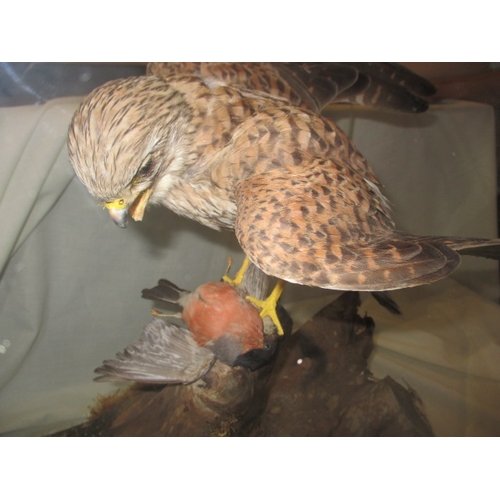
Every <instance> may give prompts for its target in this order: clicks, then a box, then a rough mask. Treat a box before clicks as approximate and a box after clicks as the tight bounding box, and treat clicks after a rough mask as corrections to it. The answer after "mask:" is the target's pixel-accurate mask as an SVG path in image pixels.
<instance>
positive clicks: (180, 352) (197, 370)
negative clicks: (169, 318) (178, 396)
mask: <svg viewBox="0 0 500 500" xmlns="http://www.w3.org/2000/svg"><path fill="white" fill-rule="evenodd" d="M214 362H215V356H214V354H213V352H212V351H210V350H209V349H206V348H204V347H200V346H199V345H198V344H197V343H196V341H195V340H194V338H193V336H192V334H191V332H190V331H189V330H187V329H185V328H180V327H178V326H175V325H171V324H167V323H165V322H164V321H162V320H161V319H158V318H155V319H153V320H152V321H151V322H149V323H148V324H147V325H146V326H145V327H144V330H143V331H142V334H141V337H140V338H139V340H138V341H137V342H134V343H133V344H131V345H129V346H128V347H127V348H125V350H124V351H123V352H121V353H117V355H116V358H115V359H109V360H106V361H104V362H103V365H102V366H101V367H99V368H97V369H96V370H95V373H99V374H100V376H99V377H96V378H95V379H94V380H96V381H98V382H112V381H120V380H133V381H135V382H143V383H150V384H176V383H178V384H190V383H192V382H194V381H195V380H198V379H199V378H200V377H202V376H203V375H205V373H207V371H208V370H209V369H210V368H211V367H212V365H213V363H214Z"/></svg>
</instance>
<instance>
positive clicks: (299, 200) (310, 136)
mask: <svg viewBox="0 0 500 500" xmlns="http://www.w3.org/2000/svg"><path fill="white" fill-rule="evenodd" d="M432 92H433V87H432V85H430V84H429V83H427V82H426V81H425V80H422V79H421V78H419V77H417V76H416V75H413V74H412V73H410V72H409V71H407V70H405V69H404V68H401V67H399V66H397V65H392V64H368V65H364V66H360V65H358V64H309V63H303V64H298V63H297V64H268V63H262V64H218V63H217V64H209V63H202V64H150V65H149V67H148V75H147V76H144V77H135V78H127V79H121V80H116V81H111V82H108V83H106V84H105V85H103V86H102V87H100V88H98V89H96V90H95V91H93V92H92V93H91V94H90V95H89V96H88V97H87V98H86V99H85V100H84V101H83V102H82V104H81V106H80V107H79V109H78V110H77V111H76V113H75V115H74V117H73V121H72V123H71V126H70V129H69V136H68V146H69V153H70V159H71V163H72V164H73V167H74V169H75V172H76V174H77V176H78V177H79V178H80V180H81V181H82V182H83V183H84V184H85V186H86V187H87V188H88V190H89V192H90V193H91V194H92V195H93V196H94V197H96V198H97V199H98V200H99V201H100V202H102V203H103V205H104V206H105V207H106V208H108V210H109V213H110V215H111V217H112V218H113V220H114V221H115V222H116V223H117V224H118V225H119V226H121V227H124V226H125V224H126V216H127V213H129V214H130V215H131V216H132V217H133V218H134V219H136V220H141V219H142V217H143V214H144V210H145V208H146V206H147V205H148V204H160V205H164V206H166V207H168V208H170V209H171V210H173V211H174V212H176V213H178V214H180V215H182V216H185V217H189V218H191V219H194V220H197V221H198V222H200V223H202V224H204V225H206V226H209V227H211V228H214V229H222V228H228V229H234V230H235V232H236V236H237V238H238V241H239V243H240V245H241V247H242V249H243V251H244V252H245V254H246V255H247V256H248V258H249V259H250V260H251V261H252V262H253V263H254V264H255V265H256V266H257V267H259V268H260V269H261V270H262V271H264V272H265V273H267V274H268V275H271V276H275V277H277V278H280V279H282V280H285V281H288V282H293V283H300V284H303V285H310V286H316V287H321V288H327V289H335V290H358V291H383V290H393V289H399V288H406V287H413V286H417V285H422V284H425V283H432V282H434V281H436V280H439V279H441V278H444V277H445V276H447V275H448V274H450V273H451V272H452V271H453V270H454V269H455V268H456V267H457V266H458V264H459V262H460V254H472V255H481V256H487V257H493V258H498V254H499V244H500V240H486V239H470V238H454V237H450V238H446V237H431V236H413V235H410V234H406V233H403V232H400V231H397V230H396V229H395V227H394V223H393V221H392V219H391V211H390V208H389V203H388V201H387V200H386V198H385V197H384V195H383V194H382V186H381V184H380V183H379V181H378V180H377V178H376V176H375V174H374V172H373V171H372V168H371V167H370V165H368V163H367V162H366V160H365V159H364V158H363V156H362V155H361V154H360V152H359V151H358V150H357V149H356V147H355V146H354V145H353V144H352V142H351V141H350V140H349V138H348V137H347V136H346V135H345V134H344V133H343V132H342V131H341V130H340V129H339V128H338V127H337V126H336V125H335V123H333V122H332V121H331V120H329V119H327V118H325V117H322V116H321V115H320V114H319V113H320V111H321V109H322V108H323V107H324V106H325V105H326V104H327V103H329V102H333V101H344V102H345V101H348V102H358V103H362V104H367V105H373V106H377V105H378V106H382V107H386V108H387V107H391V108H393V109H400V110H403V111H410V112H420V111H424V110H425V109H426V108H427V104H426V103H425V96H428V95H430V94H432Z"/></svg>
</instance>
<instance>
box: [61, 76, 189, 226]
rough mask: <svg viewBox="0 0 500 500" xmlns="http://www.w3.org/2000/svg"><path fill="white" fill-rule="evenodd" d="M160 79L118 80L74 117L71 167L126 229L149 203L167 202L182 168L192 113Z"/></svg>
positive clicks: (70, 139)
mask: <svg viewBox="0 0 500 500" xmlns="http://www.w3.org/2000/svg"><path fill="white" fill-rule="evenodd" d="M186 106H187V105H186V103H185V102H184V100H183V98H182V94H181V93H179V92H178V91H176V90H175V88H173V87H172V86H171V85H169V84H168V83H167V82H166V81H165V80H162V79H159V78H157V77H153V76H151V77H135V78H127V79H121V80H114V81H111V82H108V83H107V84H105V85H103V86H101V87H99V88H98V89H96V90H94V91H93V92H92V93H91V94H89V96H87V97H86V98H85V100H84V101H83V102H82V104H81V105H80V107H79V108H78V110H77V111H76V112H75V115H74V116H73V120H72V122H71V125H70V128H69V132H68V149H69V157H70V161H71V163H72V165H73V168H74V170H75V172H76V175H77V176H78V178H79V179H80V180H81V181H82V182H83V184H84V185H85V186H86V187H87V189H88V190H89V192H90V193H91V194H92V195H93V196H94V197H95V198H97V199H98V200H99V201H100V202H102V203H103V204H104V206H105V208H107V209H108V210H109V213H110V215H111V217H112V219H113V220H114V222H115V223H116V224H117V225H118V226H120V227H125V226H126V217H127V213H130V215H131V216H132V217H133V218H134V219H135V220H142V215H143V213H144V209H145V207H146V204H147V203H148V200H150V201H151V202H153V203H154V202H155V201H156V200H159V199H160V198H161V197H162V196H164V194H165V192H166V191H168V188H169V184H171V183H172V182H173V181H172V175H175V172H177V171H179V170H181V169H182V167H183V163H184V155H183V151H184V150H185V147H184V146H185V143H186V141H187V140H188V139H187V138H186V132H187V129H188V126H189V109H187V110H186Z"/></svg>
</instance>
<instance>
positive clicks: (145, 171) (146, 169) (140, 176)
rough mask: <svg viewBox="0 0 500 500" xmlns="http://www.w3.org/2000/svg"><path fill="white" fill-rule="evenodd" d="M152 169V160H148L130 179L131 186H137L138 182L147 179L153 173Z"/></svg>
mask: <svg viewBox="0 0 500 500" xmlns="http://www.w3.org/2000/svg"><path fill="white" fill-rule="evenodd" d="M153 167H154V163H153V160H152V159H151V158H149V160H148V161H147V162H146V163H145V165H144V166H143V167H141V168H140V169H139V170H138V171H137V173H136V174H135V176H134V178H133V179H132V184H138V183H139V182H142V181H143V180H144V179H146V178H148V177H149V176H150V175H151V173H152V171H153Z"/></svg>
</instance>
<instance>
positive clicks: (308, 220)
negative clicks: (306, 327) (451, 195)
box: [235, 159, 460, 291]
mask: <svg viewBox="0 0 500 500" xmlns="http://www.w3.org/2000/svg"><path fill="white" fill-rule="evenodd" d="M302 167H303V168H301V169H300V170H293V175H286V172H285V171H284V170H279V169H276V170H271V171H270V172H267V173H265V174H258V175H254V176H251V177H250V178H248V179H247V180H246V181H243V182H242V183H241V184H240V185H239V188H238V190H237V204H238V215H237V220H236V228H235V230H236V236H237V238H238V240H239V242H240V244H241V246H242V248H243V250H244V251H245V253H246V254H247V256H248V257H249V258H250V260H251V261H252V262H253V263H254V264H255V265H256V266H257V267H259V268H260V269H261V270H263V271H264V272H265V273H267V274H269V275H271V276H276V277H278V278H282V279H284V280H286V281H290V282H294V283H300V284H303V285H310V286H317V287H321V288H328V289H337V290H360V291H361V290H365V291H383V290H393V289H398V288H406V287H411V286H416V285H420V284H424V283H431V282H433V281H436V280H438V279H440V278H442V277H444V276H446V275H448V274H449V273H451V272H452V271H453V269H455V267H456V266H457V265H458V264H459V262H460V257H459V255H458V254H457V252H455V251H454V250H452V249H451V248H449V246H448V245H447V244H446V243H444V242H442V241H439V240H437V241H434V240H433V239H432V238H419V237H415V236H410V235H407V234H405V233H401V232H397V231H395V230H394V229H393V224H392V221H391V220H390V218H389V217H388V215H387V213H386V212H385V210H384V203H383V201H384V200H381V199H380V197H381V194H380V192H379V191H378V188H377V187H376V186H375V185H374V184H373V183H372V182H371V181H366V180H364V179H363V178H361V177H360V176H358V175H356V174H355V173H354V172H353V173H352V175H346V168H345V166H344V167H343V168H341V166H340V165H337V164H335V162H334V161H333V160H324V159H312V160H311V161H309V163H307V164H305V165H302ZM339 172H342V174H339ZM326 179H329V180H330V181H329V182H327V181H326Z"/></svg>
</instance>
